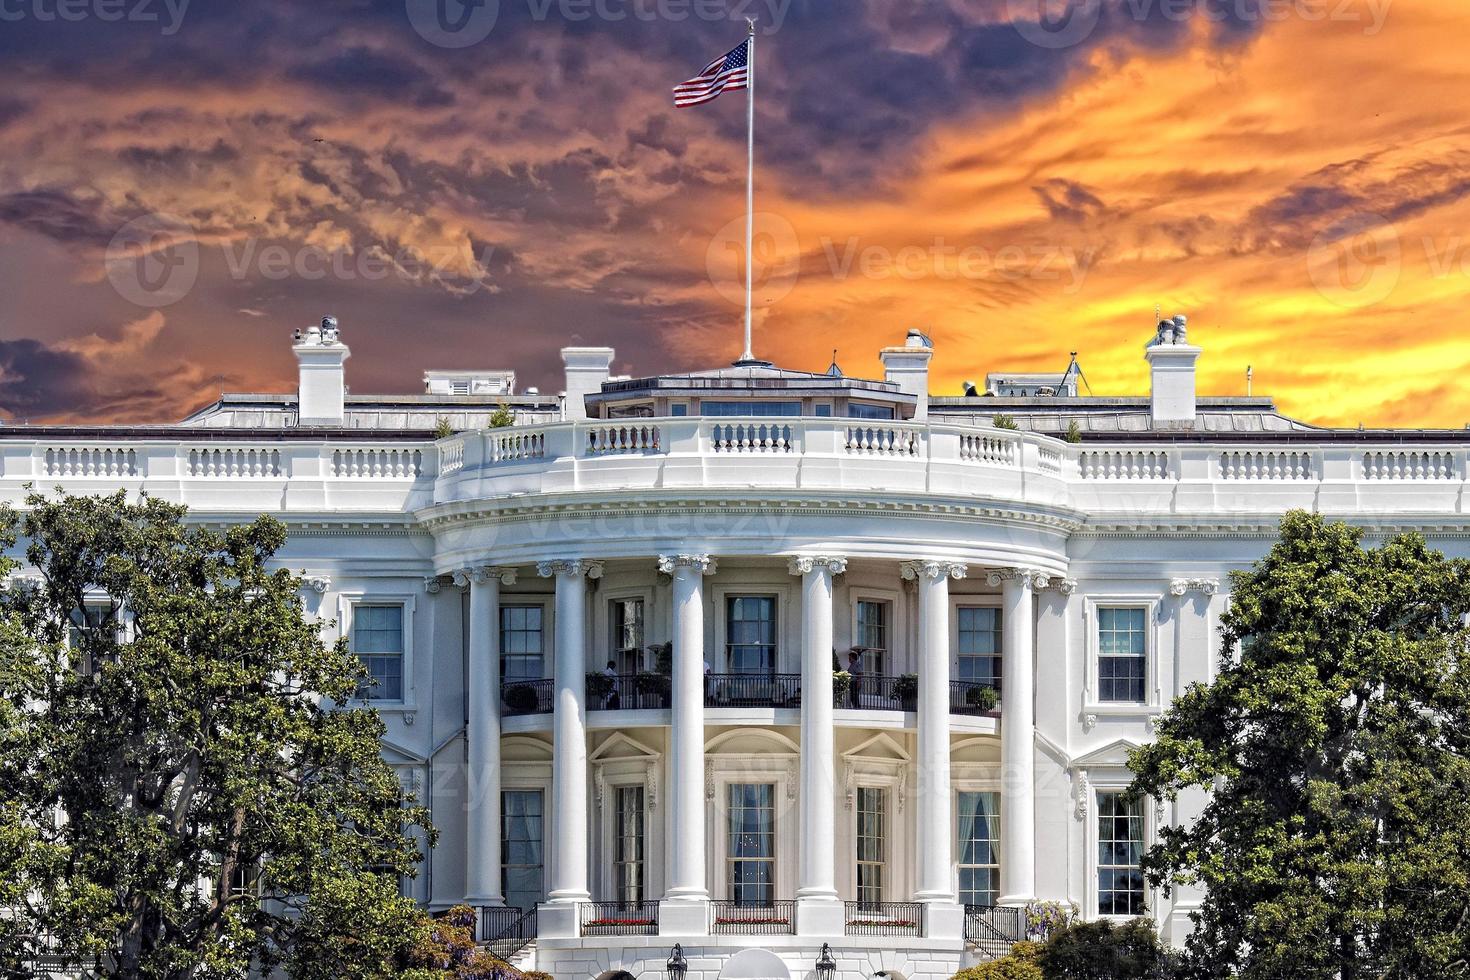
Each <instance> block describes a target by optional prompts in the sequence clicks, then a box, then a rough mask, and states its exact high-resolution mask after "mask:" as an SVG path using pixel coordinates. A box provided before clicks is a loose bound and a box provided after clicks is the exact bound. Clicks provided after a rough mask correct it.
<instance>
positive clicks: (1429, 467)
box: [1363, 451, 1459, 480]
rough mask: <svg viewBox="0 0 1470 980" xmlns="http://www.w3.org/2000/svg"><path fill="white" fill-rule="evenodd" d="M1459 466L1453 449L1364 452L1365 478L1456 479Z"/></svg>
mask: <svg viewBox="0 0 1470 980" xmlns="http://www.w3.org/2000/svg"><path fill="white" fill-rule="evenodd" d="M1458 470H1459V467H1458V466H1457V465H1456V458H1455V454H1454V453H1450V452H1424V451H1403V452H1368V453H1364V454H1363V478H1364V479H1365V480H1455V479H1458V478H1459V473H1458Z"/></svg>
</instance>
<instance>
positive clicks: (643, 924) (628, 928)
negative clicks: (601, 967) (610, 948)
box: [577, 902, 658, 936]
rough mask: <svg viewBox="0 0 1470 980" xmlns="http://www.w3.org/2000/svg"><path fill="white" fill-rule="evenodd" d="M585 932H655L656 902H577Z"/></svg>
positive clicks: (656, 919) (638, 934)
mask: <svg viewBox="0 0 1470 980" xmlns="http://www.w3.org/2000/svg"><path fill="white" fill-rule="evenodd" d="M577 918H578V922H579V923H580V925H581V927H582V935H584V936H657V935H658V903H657V902H580V903H578V905H577Z"/></svg>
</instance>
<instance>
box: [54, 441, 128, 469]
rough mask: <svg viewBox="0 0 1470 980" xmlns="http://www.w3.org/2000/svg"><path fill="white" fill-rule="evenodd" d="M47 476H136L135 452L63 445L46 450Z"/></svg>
mask: <svg viewBox="0 0 1470 980" xmlns="http://www.w3.org/2000/svg"><path fill="white" fill-rule="evenodd" d="M46 475H47V476H102V477H107V476H138V475H139V472H138V452H137V450H135V449H124V448H110V447H101V448H99V447H85V448H84V447H77V446H64V447H61V446H59V447H56V448H54V449H48V450H46Z"/></svg>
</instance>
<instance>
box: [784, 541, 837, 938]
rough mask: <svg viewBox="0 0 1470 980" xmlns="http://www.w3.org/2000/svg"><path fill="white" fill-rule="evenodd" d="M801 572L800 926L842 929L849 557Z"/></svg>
mask: <svg viewBox="0 0 1470 980" xmlns="http://www.w3.org/2000/svg"><path fill="white" fill-rule="evenodd" d="M789 568H790V571H791V574H792V575H800V576H801V848H800V855H801V864H800V874H799V876H798V879H797V888H796V898H797V902H798V905H797V910H796V931H797V932H798V933H799V934H803V935H833V934H834V933H840V932H841V930H842V905H841V903H840V899H839V897H838V894H837V859H836V854H835V853H834V850H835V849H834V848H833V847H832V839H833V835H834V834H835V833H836V828H837V807H836V803H835V800H836V796H837V764H836V750H835V747H834V743H833V727H832V725H833V719H832V576H834V575H841V574H842V573H843V572H845V571H846V570H847V559H846V558H830V557H826V556H819V557H808V556H805V555H803V556H801V557H797V558H792V559H791V560H790V563H789Z"/></svg>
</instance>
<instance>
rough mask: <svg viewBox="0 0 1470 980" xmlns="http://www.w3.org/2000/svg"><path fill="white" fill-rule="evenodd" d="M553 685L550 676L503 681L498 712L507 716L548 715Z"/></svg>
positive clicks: (553, 682) (554, 684)
mask: <svg viewBox="0 0 1470 980" xmlns="http://www.w3.org/2000/svg"><path fill="white" fill-rule="evenodd" d="M555 686H556V682H555V681H553V680H551V679H550V678H546V679H544V680H536V681H505V682H503V683H502V684H501V685H500V713H501V714H502V715H505V716H506V717H508V718H509V717H514V716H515V715H549V714H551V706H552V692H553V689H554V688H555Z"/></svg>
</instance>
